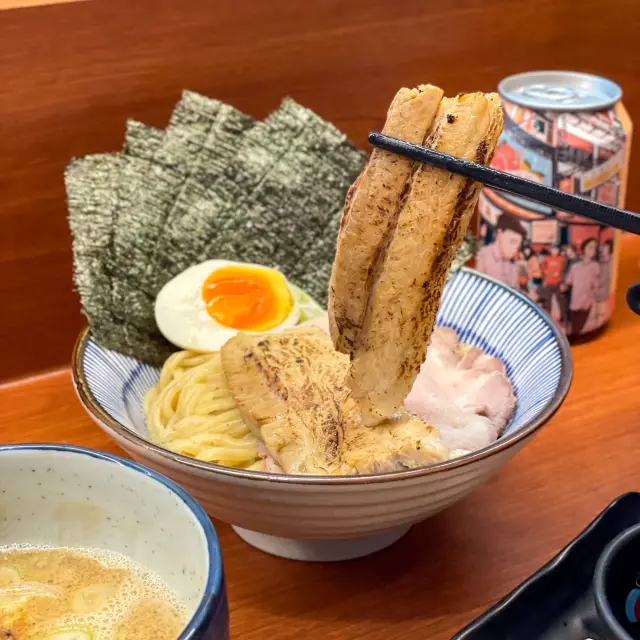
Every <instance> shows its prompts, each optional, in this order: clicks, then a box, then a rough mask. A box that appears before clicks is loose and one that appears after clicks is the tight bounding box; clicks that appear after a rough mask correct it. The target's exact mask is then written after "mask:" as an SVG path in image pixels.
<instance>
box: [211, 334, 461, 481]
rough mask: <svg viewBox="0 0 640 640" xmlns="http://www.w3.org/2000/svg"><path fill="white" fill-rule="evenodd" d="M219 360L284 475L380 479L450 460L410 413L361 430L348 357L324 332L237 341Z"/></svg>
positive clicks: (437, 440) (245, 336) (435, 438)
mask: <svg viewBox="0 0 640 640" xmlns="http://www.w3.org/2000/svg"><path fill="white" fill-rule="evenodd" d="M221 355H222V366H223V368H224V371H225V375H226V376H227V380H228V383H229V390H230V391H231V393H232V395H233V397H234V399H235V401H236V403H237V404H238V407H239V408H240V410H241V411H242V413H243V415H244V418H245V420H246V421H247V423H248V424H249V426H251V427H252V428H253V429H254V430H255V431H256V434H257V435H259V436H260V437H261V438H262V440H263V442H264V444H265V446H266V448H267V450H268V452H269V454H270V455H271V456H272V458H273V459H274V460H275V462H276V463H277V464H278V465H279V466H280V467H281V468H282V470H283V471H284V472H285V473H288V474H317V475H343V474H344V475H346V474H358V473H377V472H386V471H395V470H400V469H411V468H417V467H422V466H425V465H428V464H432V463H434V462H440V461H442V460H446V459H447V456H448V451H447V449H446V448H445V447H444V446H443V445H442V442H441V440H440V435H439V433H438V431H437V430H436V429H434V428H433V427H430V426H427V425H425V424H424V423H423V422H422V421H420V420H419V419H417V418H413V417H411V416H410V415H408V414H407V413H406V412H404V411H403V412H399V413H398V414H397V415H396V416H394V418H393V419H392V420H388V421H384V422H382V423H381V424H380V425H379V426H377V427H375V428H369V427H365V426H364V425H363V424H362V420H361V417H360V412H359V409H358V407H357V405H356V404H355V402H354V401H353V399H352V398H351V392H350V389H349V388H348V386H347V384H346V377H347V375H348V371H349V357H348V356H346V355H343V354H340V353H337V352H336V351H335V350H334V348H333V345H332V342H331V338H330V337H329V336H328V335H327V334H326V333H325V332H323V331H322V330H321V329H320V328H318V327H305V328H300V329H292V330H288V331H285V332H283V333H279V334H273V335H266V336H265V335H259V336H257V335H251V334H238V335H237V336H235V337H234V338H231V339H230V340H229V341H228V342H227V343H226V344H225V345H224V346H223V347H222V351H221Z"/></svg>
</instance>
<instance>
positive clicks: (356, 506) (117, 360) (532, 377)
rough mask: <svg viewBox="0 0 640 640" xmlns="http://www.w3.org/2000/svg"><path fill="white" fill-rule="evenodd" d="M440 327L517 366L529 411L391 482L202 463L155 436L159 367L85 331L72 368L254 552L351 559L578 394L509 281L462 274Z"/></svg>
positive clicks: (467, 483) (153, 458) (100, 403)
mask: <svg viewBox="0 0 640 640" xmlns="http://www.w3.org/2000/svg"><path fill="white" fill-rule="evenodd" d="M438 323H439V324H441V325H445V326H448V327H452V328H454V329H455V330H456V331H457V332H458V334H459V336H460V338H461V340H462V341H463V342H465V343H469V344H473V345H477V346H479V347H481V348H483V349H484V350H485V351H487V352H488V353H490V354H491V355H494V356H498V357H500V358H501V359H502V360H503V362H505V363H506V365H507V372H508V374H509V376H510V378H511V380H512V382H513V384H514V387H515V391H516V396H517V399H518V405H517V408H516V411H515V414H514V416H513V418H512V419H511V422H510V423H509V425H508V426H507V428H506V430H505V432H504V434H503V435H502V436H501V437H500V438H499V439H498V441H497V442H495V443H493V444H492V445H490V446H489V447H486V448H484V449H482V450H480V451H477V452H475V453H473V454H471V455H468V456H465V457H462V458H458V459H455V460H451V461H448V462H443V463H440V464H436V465H433V466H430V467H425V468H423V469H416V470H411V471H399V472H395V473H388V474H377V475H363V476H348V477H319V476H315V477H314V476H285V475H275V474H266V473H261V472H257V471H254V472H252V471H242V470H238V469H231V468H228V467H222V466H219V465H215V464H210V463H206V462H200V461H198V460H194V459H191V458H188V457H186V456H182V455H180V454H176V453H173V452H170V451H167V450H165V449H162V448H161V447H159V446H157V445H155V444H153V443H152V442H150V441H149V439H148V437H147V432H146V426H145V421H144V416H143V412H142V398H143V396H144V393H145V392H146V390H147V389H148V388H149V387H150V386H151V385H153V384H155V382H156V381H157V379H158V376H159V370H158V369H156V368H153V367H150V366H148V365H146V364H145V363H142V362H139V361H136V360H134V359H132V358H128V357H126V356H123V355H121V354H118V353H115V352H112V351H108V350H106V349H103V348H102V347H100V346H99V345H98V344H97V343H96V342H94V341H93V339H92V338H91V335H90V334H89V333H88V332H86V331H85V332H84V333H82V334H81V336H80V338H79V339H78V342H77V344H76V348H75V350H74V356H73V365H72V369H73V376H74V382H75V385H76V389H77V392H78V395H79V398H80V400H81V402H82V404H83V405H84V407H85V408H86V410H87V411H88V413H89V415H90V416H91V417H92V418H93V419H94V420H95V421H96V423H97V424H98V425H99V426H100V427H101V428H102V429H104V430H105V431H106V432H107V433H108V434H109V435H110V436H111V437H113V439H114V440H115V441H116V442H117V443H118V444H119V445H120V446H121V447H122V448H123V449H125V450H126V451H127V452H128V453H129V454H131V456H132V457H133V458H135V459H137V460H141V461H144V463H145V464H147V465H149V466H151V467H153V468H155V469H158V470H160V471H162V472H163V473H165V474H166V475H168V476H169V477H171V478H173V479H174V480H175V481H176V482H178V483H179V484H180V485H182V486H183V487H185V488H186V489H187V490H188V491H190V492H191V493H192V494H193V495H194V496H195V497H196V498H197V499H198V500H199V501H200V502H201V503H202V504H203V506H204V507H205V509H206V510H207V512H208V513H209V514H210V515H212V516H215V517H216V518H219V519H220V520H223V521H224V522H228V523H230V524H232V525H233V527H234V529H235V530H236V532H237V533H238V534H239V535H240V536H241V537H242V538H243V539H245V540H246V541H247V542H248V543H249V544H252V545H254V546H256V547H258V548H260V549H262V550H264V551H267V552H269V553H273V554H276V555H280V556H284V557H288V558H295V559H301V560H342V559H346V558H354V557H359V556H363V555H366V554H368V553H372V552H374V551H377V550H379V549H381V548H383V547H385V546H387V545H389V544H391V543H392V542H394V541H396V540H397V539H399V538H400V537H401V536H402V535H404V534H405V533H406V532H407V531H408V530H409V528H410V527H411V525H412V524H414V523H416V522H419V521H421V520H424V519H425V518H428V517H429V516H432V515H433V514H435V513H437V512H438V511H440V510H442V509H444V508H445V507H448V506H449V505H451V504H453V503H454V502H455V501H456V500H459V499H460V498H462V497H463V496H464V495H466V494H467V493H469V492H470V491H471V490H472V489H473V488H474V487H476V486H477V485H479V484H481V483H483V482H485V481H486V480H487V479H488V478H489V477H490V476H492V475H493V474H494V473H495V472H496V471H497V470H498V469H499V468H500V467H501V466H502V465H503V464H504V463H505V462H506V461H507V460H508V459H509V458H511V457H512V456H513V455H515V454H516V453H517V452H518V451H519V450H520V449H521V448H522V447H524V446H525V445H526V444H527V442H529V441H530V440H531V438H532V437H533V436H534V435H535V433H536V432H537V431H538V430H539V429H540V428H541V427H542V425H543V424H545V423H546V422H547V420H549V418H550V417H551V416H552V415H553V414H554V413H555V411H556V410H557V409H558V407H559V406H560V405H561V403H562V401H563V400H564V398H565V396H566V394H567V391H568V390H569V385H570V382H571V376H572V366H571V354H570V350H569V345H568V343H567V341H566V339H565V337H564V335H563V334H562V333H561V331H560V330H559V329H558V328H557V327H556V325H555V324H554V323H553V321H552V320H551V319H550V318H549V317H548V316H547V315H546V314H545V313H544V312H543V311H541V310H540V309H539V308H538V307H536V306H535V305H534V304H533V303H532V302H531V301H530V300H529V299H528V298H527V297H526V296H524V295H522V294H520V293H518V292H516V291H514V290H513V289H510V288H509V287H506V286H505V285H503V284H502V283H500V282H498V281H496V280H493V279H491V278H489V277H487V276H484V275H482V274H479V273H477V272H475V271H472V270H469V269H464V270H462V271H461V272H459V273H457V274H456V275H455V276H454V277H453V278H452V280H451V281H450V282H449V284H448V285H447V287H446V288H445V292H444V294H443V298H442V302H441V306H440V311H439V314H438Z"/></svg>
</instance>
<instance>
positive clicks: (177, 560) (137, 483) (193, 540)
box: [0, 444, 229, 640]
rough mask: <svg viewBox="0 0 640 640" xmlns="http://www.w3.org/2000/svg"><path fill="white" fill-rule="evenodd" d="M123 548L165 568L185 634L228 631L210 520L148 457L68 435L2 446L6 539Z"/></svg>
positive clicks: (160, 570) (0, 535) (220, 638)
mask: <svg viewBox="0 0 640 640" xmlns="http://www.w3.org/2000/svg"><path fill="white" fill-rule="evenodd" d="M12 544H33V545H48V546H54V547H80V548H85V549H86V548H93V549H106V550H109V551H116V552H118V553H122V554H124V555H126V556H128V557H130V558H132V559H133V560H136V561H137V562H139V563H140V564H142V565H143V566H145V567H147V568H148V569H150V570H151V571H153V572H154V573H156V574H157V575H159V576H160V577H161V578H162V579H163V580H164V581H165V583H166V584H167V585H168V586H169V587H170V588H171V589H172V590H173V591H174V592H175V593H176V594H177V595H178V596H179V598H180V599H181V601H182V602H183V603H184V604H185V605H186V607H187V610H188V612H189V614H190V616H191V618H190V621H189V623H188V625H187V627H186V629H185V630H184V631H183V633H182V634H181V635H180V638H179V639H178V640H205V639H206V640H227V638H228V637H229V620H228V610H227V596H226V589H225V582H224V573H223V568H222V557H221V555H220V548H219V545H218V540H217V537H216V534H215V531H214V529H213V525H212V524H211V521H210V520H209V518H208V517H207V515H206V514H205V512H204V511H203V510H202V508H201V507H200V505H198V503H197V502H196V501H195V500H194V499H193V498H192V497H191V496H189V495H188V494H187V493H186V492H185V491H184V490H183V489H181V488H180V487H178V486H177V485H176V484H175V483H174V482H172V481H171V480H169V479H167V478H165V477H164V476H162V475H160V474H159V473H156V472H155V471H151V470H149V469H146V468H145V467H143V466H141V465H139V464H136V463H134V462H131V461H129V460H125V459H123V458H120V457H118V456H112V455H109V454H106V453H100V452H98V451H92V450H90V449H82V448H79V447H72V446H67V445H38V444H35V445H32V444H27V445H6V446H0V546H5V545H12Z"/></svg>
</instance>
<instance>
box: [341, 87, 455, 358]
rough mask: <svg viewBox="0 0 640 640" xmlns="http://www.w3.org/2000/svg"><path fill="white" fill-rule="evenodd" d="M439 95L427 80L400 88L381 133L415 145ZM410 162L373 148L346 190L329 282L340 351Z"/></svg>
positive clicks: (348, 344)
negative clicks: (421, 84) (415, 87)
mask: <svg viewBox="0 0 640 640" xmlns="http://www.w3.org/2000/svg"><path fill="white" fill-rule="evenodd" d="M441 100H442V90H441V89H439V88H438V87H434V86H432V85H424V86H420V87H418V88H417V89H400V91H398V93H397V94H396V96H395V98H394V99H393V102H392V103H391V106H390V107H389V110H388V112H387V120H386V122H385V125H384V128H383V130H382V131H383V133H385V134H386V135H389V136H394V137H396V138H401V139H402V140H407V141H409V142H414V143H416V144H421V143H422V141H423V140H424V138H425V136H426V135H427V131H428V130H429V127H430V126H431V123H432V122H433V119H434V117H435V115H436V113H437V111H438V106H439V105H440V101H441ZM412 167H413V161H412V160H408V159H407V158H403V157H401V156H398V155H395V154H393V153H389V152H388V151H384V150H382V149H374V150H373V152H372V154H371V157H370V158H369V162H368V163H367V166H366V167H365V169H364V170H363V172H362V174H361V175H360V176H359V177H358V179H357V180H356V182H355V183H354V184H353V185H352V187H351V189H349V192H348V194H347V198H346V201H345V206H344V213H343V215H342V220H341V222H340V242H339V243H338V247H337V252H336V257H335V260H334V263H333V270H332V273H331V281H330V284H329V292H330V294H329V318H330V330H331V337H332V339H333V342H334V344H335V346H336V349H337V350H338V351H341V352H342V353H350V352H351V350H352V349H353V344H354V340H355V339H356V338H357V336H358V333H359V331H360V329H361V327H362V323H363V320H364V315H365V311H366V308H367V302H368V295H367V293H366V292H367V291H368V290H369V289H370V287H371V283H370V282H369V280H370V278H371V277H372V275H373V274H374V265H375V262H376V260H377V259H378V257H379V255H380V245H381V243H382V242H383V241H384V238H385V237H386V236H387V235H388V232H389V227H390V226H391V225H392V224H393V223H394V221H395V218H396V216H397V214H398V211H399V208H400V200H401V197H402V192H403V190H404V188H405V185H406V183H407V180H408V179H409V175H410V173H411V169H412Z"/></svg>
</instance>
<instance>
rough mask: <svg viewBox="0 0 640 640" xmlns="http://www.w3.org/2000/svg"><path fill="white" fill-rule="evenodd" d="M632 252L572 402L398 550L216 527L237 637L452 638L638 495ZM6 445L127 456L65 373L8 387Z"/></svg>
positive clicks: (639, 268) (636, 259)
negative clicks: (326, 549)
mask: <svg viewBox="0 0 640 640" xmlns="http://www.w3.org/2000/svg"><path fill="white" fill-rule="evenodd" d="M623 247H624V248H623V255H622V264H621V269H620V284H619V287H618V292H619V296H618V297H619V299H618V305H617V310H616V314H615V317H614V318H613V320H612V322H611V323H610V326H609V329H608V330H607V332H606V333H605V334H604V335H602V336H601V337H600V338H599V339H597V340H596V341H594V342H590V343H587V344H583V345H579V346H576V347H574V349H573V355H574V362H575V377H574V383H573V387H572V389H571V391H570V393H569V397H568V399H567V401H566V402H565V404H564V406H563V407H562V409H561V410H560V412H559V413H558V414H557V416H556V417H555V418H554V419H553V420H552V422H551V423H550V424H549V425H548V427H547V428H546V429H545V430H544V431H543V432H542V433H541V434H540V435H539V436H538V438H537V439H536V440H535V441H534V442H533V443H532V444H531V445H530V446H529V447H527V449H526V450H525V451H523V452H522V453H521V454H520V455H518V456H517V457H516V458H515V459H514V460H513V461H512V462H511V463H510V464H509V465H508V466H507V467H506V468H505V469H504V470H503V471H502V473H500V474H499V476H498V477H496V478H494V479H493V480H492V481H491V482H489V483H488V484H487V485H485V486H483V487H481V488H480V489H478V490H477V491H476V492H475V493H474V494H473V495H471V496H469V497H468V498H467V499H465V500H463V501H462V502H460V503H458V504H457V505H455V506H454V507H452V508H451V509H449V510H448V511H446V512H444V513H442V514H440V515H438V516H436V517H434V518H432V519H431V520H429V521H427V522H424V523H422V524H420V525H418V526H416V527H414V528H413V529H412V531H411V532H410V533H409V535H408V536H407V537H406V538H404V539H403V540H402V541H400V542H399V543H398V544H396V545H395V546H394V547H392V548H390V549H387V550H386V551H383V552H381V553H379V554H377V555H374V556H371V557H369V558H365V559H362V560H357V561H353V562H347V563H342V564H335V565H328V564H325V565H313V564H304V563H298V562H291V561H288V560H281V559H278V558H273V557H270V556H268V555H265V554H263V553H261V552H259V551H256V550H255V549H253V548H251V547H249V546H247V545H246V544H245V543H244V542H242V541H241V540H240V539H239V538H237V537H236V535H235V534H234V533H233V531H232V530H231V529H230V528H229V526H228V525H226V524H222V523H216V526H217V529H218V532H219V534H220V539H221V543H222V549H223V553H224V558H225V565H226V572H227V578H228V589H229V600H230V608H231V632H232V636H233V637H234V638H237V639H242V640H253V639H256V640H257V639H258V638H261V637H263V636H264V635H266V637H268V638H270V639H271V640H294V639H295V640H316V639H317V640H331V639H332V638H335V639H336V640H337V639H339V640H356V639H358V640H360V639H365V638H366V640H404V639H409V638H411V639H421V640H438V639H440V638H442V639H446V638H450V637H451V636H452V635H453V634H454V633H455V632H456V631H457V630H458V629H459V628H460V627H462V626H463V625H464V624H466V623H467V622H469V621H470V620H471V619H472V618H474V617H476V616H477V615H478V614H479V613H481V612H482V611H483V610H484V609H486V608H487V607H488V606H489V605H491V604H493V603H494V602H495V601H496V600H497V599H498V598H500V597H501V596H502V595H504V594H505V593H507V592H508V591H509V590H511V589H512V588H513V587H515V586H516V585H517V584H518V583H519V582H520V581H521V580H522V579H523V578H525V577H527V576H528V575H529V574H530V573H532V572H533V571H534V570H535V569H537V568H538V567H539V566H540V565H541V564H542V563H544V562H545V561H547V560H548V559H549V558H551V557H552V556H553V555H554V554H555V553H556V552H557V551H558V550H559V549H560V548H561V547H562V546H564V545H565V544H566V543H567V542H568V541H569V540H570V539H571V538H572V537H573V536H575V535H576V534H577V533H578V532H579V531H580V530H581V529H583V528H584V526H585V525H586V524H587V523H588V522H589V521H590V520H591V519H592V518H593V517H594V516H595V515H596V514H597V513H598V512H599V511H600V510H601V509H602V508H603V507H605V506H606V505H607V504H608V503H609V502H610V501H611V500H613V499H614V498H615V497H616V496H618V495H620V494H621V493H624V492H626V491H630V490H636V491H637V490H640V466H639V464H638V461H639V460H640V361H639V360H638V354H639V353H640V318H639V317H637V316H634V315H633V314H632V313H631V312H630V311H629V310H628V309H627V308H626V305H625V304H624V299H623V296H624V291H626V288H627V287H628V285H629V284H631V282H634V281H638V280H640V238H635V237H634V238H631V237H627V238H625V239H624V244H623ZM20 338H21V337H20V336H16V339H20ZM24 339H25V345H24V348H25V349H28V336H24ZM0 441H3V442H43V441H55V442H65V443H73V444H79V445H84V446H88V447H95V448H97V449H104V450H106V451H110V452H113V453H121V452H120V451H119V450H118V449H117V448H116V447H115V446H114V445H113V443H112V442H111V441H110V440H109V439H108V438H107V436H106V435H104V434H103V433H102V432H101V431H100V430H99V429H98V428H97V427H96V426H95V425H94V424H93V423H92V422H91V421H90V420H89V418H88V417H87V416H86V415H85V413H84V411H83V409H82V408H81V406H80V404H79V403H78V401H77V400H76V397H75V395H74V391H73V388H72V386H71V379H70V375H69V372H68V371H67V370H65V371H56V372H53V373H50V374H48V375H43V376H40V377H37V378H31V379H28V380H24V381H20V382H16V383H12V384H9V385H5V386H4V387H0Z"/></svg>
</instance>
